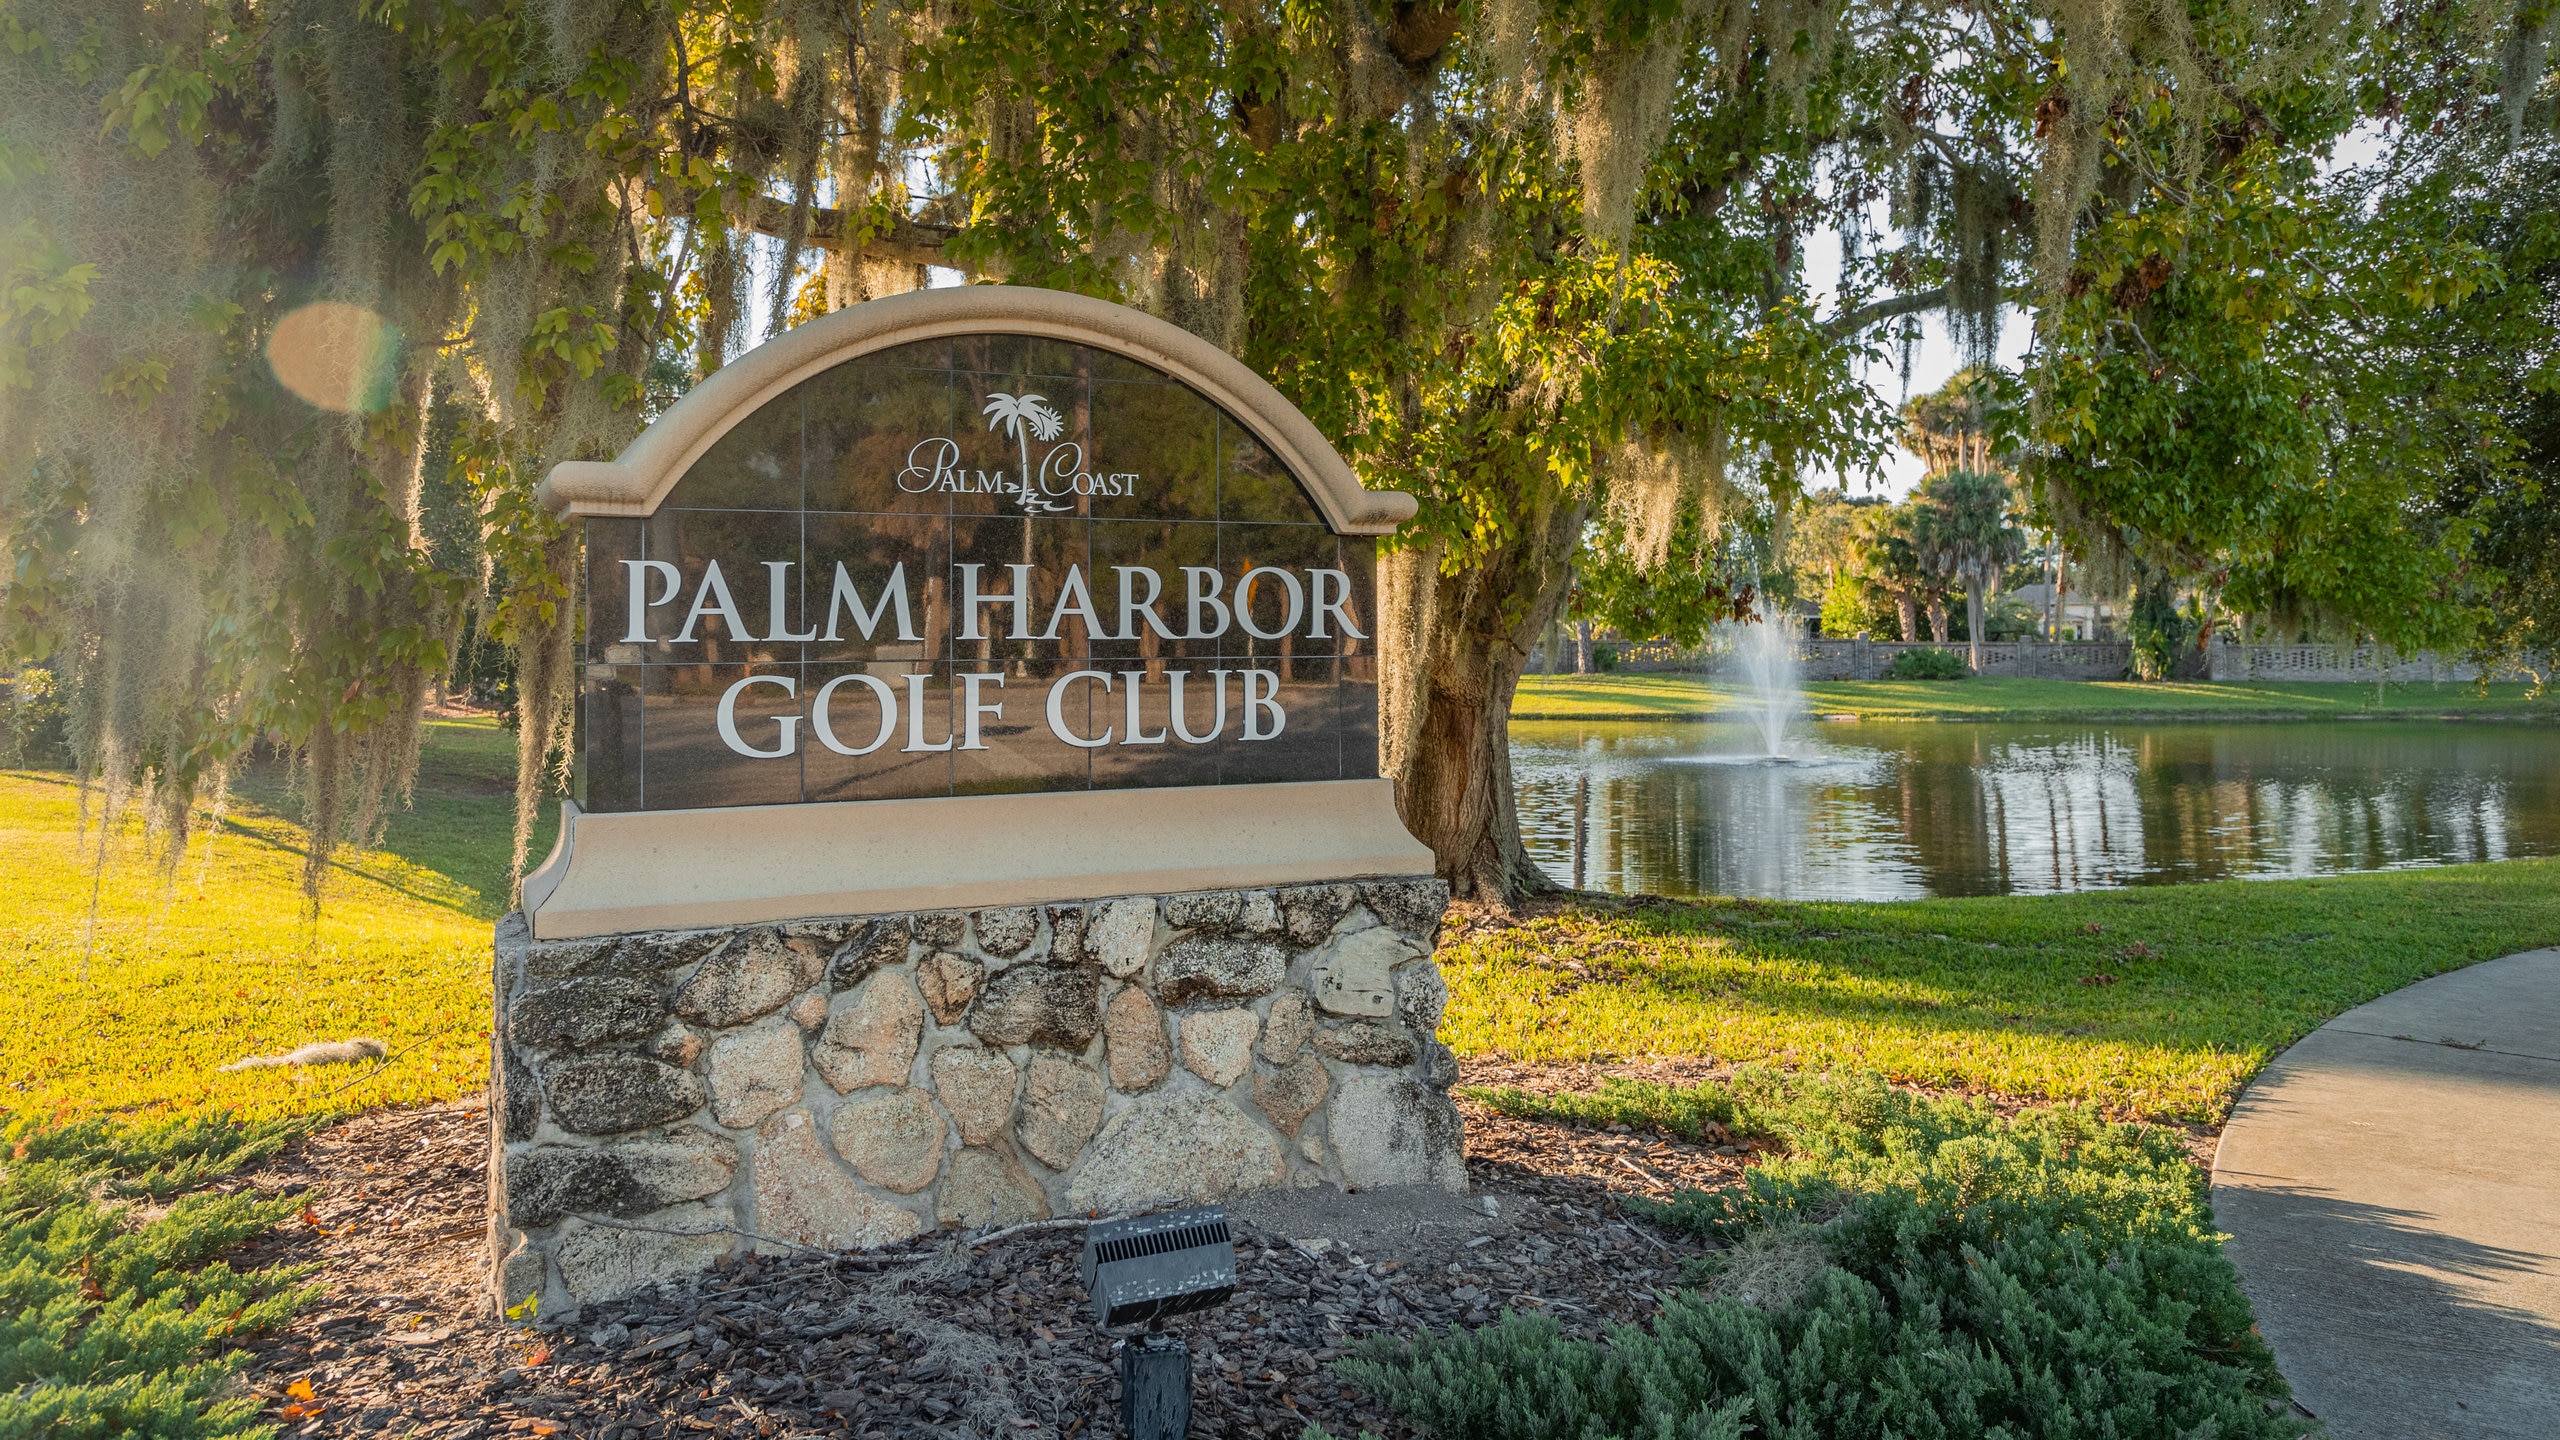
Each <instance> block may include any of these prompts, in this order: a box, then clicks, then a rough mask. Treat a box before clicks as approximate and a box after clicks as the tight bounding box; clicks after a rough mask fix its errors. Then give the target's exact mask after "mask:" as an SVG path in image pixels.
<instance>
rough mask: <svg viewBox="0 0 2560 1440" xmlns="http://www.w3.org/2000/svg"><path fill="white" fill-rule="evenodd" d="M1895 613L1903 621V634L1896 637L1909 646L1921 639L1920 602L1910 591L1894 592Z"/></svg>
mask: <svg viewBox="0 0 2560 1440" xmlns="http://www.w3.org/2000/svg"><path fill="white" fill-rule="evenodd" d="M1893 609H1894V613H1895V614H1896V615H1897V616H1899V617H1900V618H1901V620H1902V634H1901V635H1899V636H1897V637H1895V638H1897V639H1899V640H1901V641H1902V642H1903V643H1904V644H1906V645H1908V644H1910V643H1911V642H1912V641H1914V640H1917V639H1919V638H1920V600H1919V597H1917V596H1915V595H1913V594H1912V593H1911V592H1910V591H1908V590H1897V591H1895V592H1893Z"/></svg>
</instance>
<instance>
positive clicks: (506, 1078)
mask: <svg viewBox="0 0 2560 1440" xmlns="http://www.w3.org/2000/svg"><path fill="white" fill-rule="evenodd" d="M498 1079H499V1085H500V1088H501V1089H502V1090H503V1092H504V1093H503V1094H501V1095H500V1096H499V1097H498V1118H499V1125H500V1127H501V1134H502V1135H503V1136H504V1137H505V1138H506V1139H508V1140H514V1141H525V1140H530V1139H532V1138H533V1134H534V1132H535V1131H536V1130H539V1129H541V1128H542V1087H541V1085H540V1084H539V1083H538V1082H537V1081H536V1080H535V1079H534V1078H533V1070H532V1069H531V1067H529V1066H527V1065H526V1064H525V1063H524V1060H523V1059H522V1057H520V1056H518V1055H517V1054H516V1048H515V1047H514V1046H512V1045H509V1044H507V1043H506V1042H505V1041H503V1040H502V1041H500V1042H498Z"/></svg>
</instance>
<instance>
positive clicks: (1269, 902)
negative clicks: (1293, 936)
mask: <svg viewBox="0 0 2560 1440" xmlns="http://www.w3.org/2000/svg"><path fill="white" fill-rule="evenodd" d="M1288 923H1289V922H1288V920H1287V917H1285V916H1283V915H1282V914H1281V913H1280V899H1279V897H1278V896H1276V895H1273V894H1272V893H1271V892H1270V891H1268V890H1252V891H1248V892H1246V894H1245V897H1244V905H1243V908H1241V909H1240V910H1238V911H1237V913H1236V929H1237V930H1238V931H1239V932H1241V933H1243V934H1246V935H1252V936H1255V937H1257V938H1260V939H1265V940H1267V939H1270V938H1271V937H1272V936H1275V935H1278V934H1279V933H1280V932H1281V930H1282V929H1284V928H1285V927H1286V926H1287V925H1288Z"/></svg>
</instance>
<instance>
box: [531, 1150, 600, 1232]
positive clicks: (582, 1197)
mask: <svg viewBox="0 0 2560 1440" xmlns="http://www.w3.org/2000/svg"><path fill="white" fill-rule="evenodd" d="M506 1166H507V1213H506V1219H507V1222H508V1223H509V1224H512V1225H518V1226H522V1227H524V1228H526V1229H536V1230H538V1229H540V1228H542V1227H543V1226H546V1225H555V1224H558V1223H559V1221H560V1219H561V1217H562V1216H565V1215H567V1214H569V1213H570V1212H572V1211H577V1210H600V1211H605V1212H607V1213H612V1214H619V1213H621V1210H620V1207H619V1206H618V1205H617V1204H616V1203H615V1199H616V1195H615V1191H616V1189H617V1188H618V1186H619V1185H620V1182H621V1179H622V1167H621V1166H619V1165H616V1164H614V1163H613V1160H612V1157H611V1152H609V1151H606V1150H604V1149H601V1148H597V1147H593V1146H586V1145H544V1146H540V1147H538V1148H536V1149H532V1150H519V1151H512V1152H510V1153H509V1154H508V1155H507V1157H506Z"/></svg>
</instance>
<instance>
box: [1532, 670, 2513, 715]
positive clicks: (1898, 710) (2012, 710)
mask: <svg viewBox="0 0 2560 1440" xmlns="http://www.w3.org/2000/svg"><path fill="white" fill-rule="evenodd" d="M2530 689H2531V687H2530V686H2526V685H2521V684H2516V685H2492V686H2489V687H2488V689H2487V691H2486V693H2483V692H2482V690H2481V688H2480V687H2479V686H2477V685H2466V684H2458V683H2452V682H2448V683H2444V684H2437V685H2391V686H2387V687H2383V688H2382V689H2381V692H2380V693H2379V694H2378V695H2377V693H2376V687H2374V686H2371V685H2318V684H2308V683H2304V684H2253V685H2214V684H2206V683H2203V682H2163V683H2158V684H2142V683H2137V682H2134V681H2129V680H2124V681H2113V680H2101V681H2090V680H1849V681H1840V682H1836V683H1827V684H1814V685H1807V686H1805V687H1804V693H1805V706H1806V709H1807V710H1808V711H1809V712H1810V713H1812V714H1816V715H1851V716H1855V717H1857V718H1858V719H1861V720H2028V721H2047V720H2099V721H2136V720H2330V719H2376V720H2379V719H2401V720H2423V719H2434V718H2437V717H2441V716H2461V717H2463V718H2465V719H2491V718H2497V719H2532V720H2560V694H2555V695H2551V696H2546V697H2544V698H2541V699H2530V698H2528V692H2529V691H2530ZM1739 695H1740V690H1739V687H1737V686H1734V685H1730V684H1723V683H1710V682H1709V681H1707V680H1706V679H1705V678H1703V677H1701V676H1697V675H1672V674H1663V673H1658V672H1647V673H1624V672H1620V673H1613V674H1607V675H1531V676H1528V677H1526V678H1524V679H1523V680H1522V681H1521V682H1520V693H1519V696H1518V698H1517V699H1516V700H1514V701H1513V703H1512V707H1511V718H1513V719H1514V720H1705V719H1709V718H1711V717H1716V716H1724V717H1728V718H1729V717H1732V716H1733V715H1735V714H1737V713H1738V712H1739V709H1740V705H1741V702H1740V700H1739V698H1738V696H1739Z"/></svg>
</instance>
